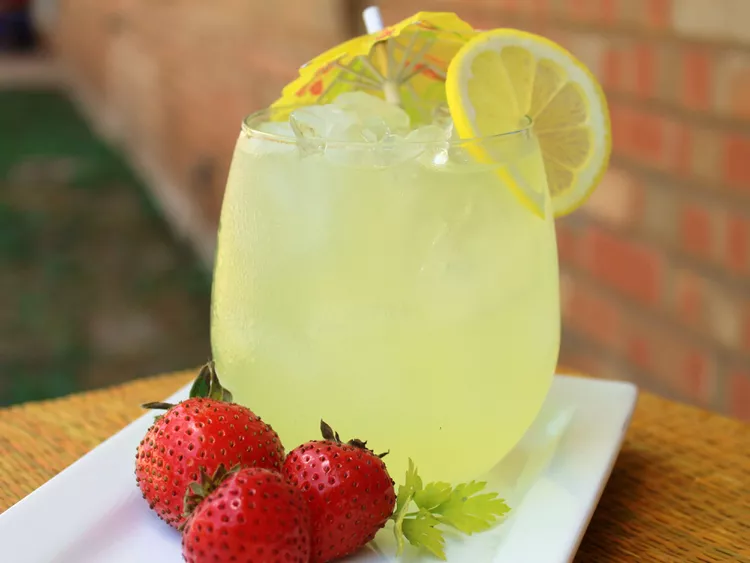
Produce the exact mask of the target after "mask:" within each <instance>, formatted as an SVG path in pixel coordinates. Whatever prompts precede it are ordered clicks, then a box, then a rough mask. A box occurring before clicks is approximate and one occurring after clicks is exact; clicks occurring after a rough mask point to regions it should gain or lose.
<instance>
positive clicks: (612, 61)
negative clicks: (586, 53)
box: [602, 47, 622, 90]
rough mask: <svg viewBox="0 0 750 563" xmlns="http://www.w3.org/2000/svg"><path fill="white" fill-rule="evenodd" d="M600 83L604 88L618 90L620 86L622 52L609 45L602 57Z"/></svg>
mask: <svg viewBox="0 0 750 563" xmlns="http://www.w3.org/2000/svg"><path fill="white" fill-rule="evenodd" d="M602 59H603V60H602V84H603V86H604V87H605V88H609V89H611V90H619V89H621V88H622V53H621V52H620V51H619V50H618V49H617V48H615V47H610V48H608V49H607V50H606V51H605V52H604V57H602Z"/></svg>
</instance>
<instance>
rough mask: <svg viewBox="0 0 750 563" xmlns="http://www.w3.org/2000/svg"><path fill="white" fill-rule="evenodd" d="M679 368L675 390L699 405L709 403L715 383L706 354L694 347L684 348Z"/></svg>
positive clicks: (711, 364) (712, 366) (710, 363)
mask: <svg viewBox="0 0 750 563" xmlns="http://www.w3.org/2000/svg"><path fill="white" fill-rule="evenodd" d="M679 368H680V370H681V372H680V373H678V374H677V376H678V378H677V387H678V389H677V390H678V391H681V392H682V393H684V394H685V395H686V396H687V397H689V398H691V399H693V400H695V401H697V402H698V403H699V404H701V405H709V404H710V403H711V400H712V397H713V391H714V385H715V368H714V364H713V361H712V359H711V358H710V357H709V356H708V354H706V353H705V352H703V351H698V350H695V349H690V350H685V351H684V352H683V356H682V358H681V362H680V365H679Z"/></svg>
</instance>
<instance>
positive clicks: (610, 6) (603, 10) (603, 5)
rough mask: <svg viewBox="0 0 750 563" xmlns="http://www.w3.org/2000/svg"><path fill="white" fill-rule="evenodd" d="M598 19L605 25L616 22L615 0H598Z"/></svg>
mask: <svg viewBox="0 0 750 563" xmlns="http://www.w3.org/2000/svg"><path fill="white" fill-rule="evenodd" d="M599 10H600V11H599V21H600V22H601V23H603V24H605V25H613V24H615V23H617V0H600V8H599Z"/></svg>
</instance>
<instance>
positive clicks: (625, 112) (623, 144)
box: [609, 102, 632, 154]
mask: <svg viewBox="0 0 750 563" xmlns="http://www.w3.org/2000/svg"><path fill="white" fill-rule="evenodd" d="M631 115H632V111H631V109H630V108H629V107H628V106H625V105H623V104H620V103H617V102H610V104H609V119H610V126H611V128H612V145H613V150H614V151H615V152H616V153H621V154H630V150H629V149H630V146H631V132H632V126H631V124H632V121H631Z"/></svg>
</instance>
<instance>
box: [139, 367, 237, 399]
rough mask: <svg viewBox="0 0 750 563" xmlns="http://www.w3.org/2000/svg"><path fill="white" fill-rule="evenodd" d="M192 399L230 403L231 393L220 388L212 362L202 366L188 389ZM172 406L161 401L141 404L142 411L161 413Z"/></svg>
mask: <svg viewBox="0 0 750 563" xmlns="http://www.w3.org/2000/svg"><path fill="white" fill-rule="evenodd" d="M194 397H204V398H207V399H213V400H215V401H223V402H225V403H231V402H232V399H233V397H232V393H231V392H230V391H229V389H226V388H225V387H222V386H221V383H220V382H219V376H218V375H217V374H216V368H215V366H214V362H213V361H210V362H208V363H207V364H206V365H204V366H203V367H202V368H201V370H200V372H199V373H198V376H197V377H196V378H195V380H194V381H193V385H192V386H191V387H190V398H191V399H192V398H194ZM173 406H174V405H173V404H172V403H164V402H161V401H155V402H152V403H143V404H142V405H141V407H142V408H144V409H150V410H163V411H166V410H169V409H171V408H172V407H173Z"/></svg>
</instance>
